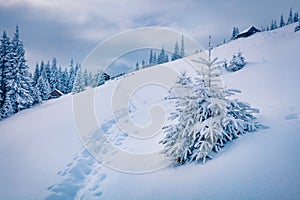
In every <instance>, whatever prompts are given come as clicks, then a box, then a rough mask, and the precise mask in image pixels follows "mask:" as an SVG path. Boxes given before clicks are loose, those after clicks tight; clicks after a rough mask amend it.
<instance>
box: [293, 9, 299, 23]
mask: <svg viewBox="0 0 300 200" xmlns="http://www.w3.org/2000/svg"><path fill="white" fill-rule="evenodd" d="M298 21H299V14H298V11H297V12H295V13H294V22H298Z"/></svg>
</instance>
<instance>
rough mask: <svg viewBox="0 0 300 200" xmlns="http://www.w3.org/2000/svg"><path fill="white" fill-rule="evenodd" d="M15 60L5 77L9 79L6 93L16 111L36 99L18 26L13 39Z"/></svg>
mask: <svg viewBox="0 0 300 200" xmlns="http://www.w3.org/2000/svg"><path fill="white" fill-rule="evenodd" d="M12 53H13V61H12V63H11V65H10V67H9V68H7V73H6V77H5V79H6V80H7V85H6V87H7V91H6V95H9V96H10V99H11V101H12V105H13V108H14V109H15V112H18V111H20V110H23V109H25V108H29V107H31V106H32V105H33V102H34V99H33V96H32V94H33V93H34V91H33V90H34V88H33V87H32V85H31V84H32V80H31V78H30V76H29V72H28V69H29V67H28V66H27V64H26V60H25V50H24V47H23V43H22V41H21V40H20V34H19V28H18V26H17V27H16V31H15V33H14V37H13V40H12Z"/></svg>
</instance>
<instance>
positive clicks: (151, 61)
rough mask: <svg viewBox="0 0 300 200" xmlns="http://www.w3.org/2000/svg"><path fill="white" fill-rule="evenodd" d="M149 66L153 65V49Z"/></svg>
mask: <svg viewBox="0 0 300 200" xmlns="http://www.w3.org/2000/svg"><path fill="white" fill-rule="evenodd" d="M149 65H150V66H151V65H153V51H152V49H151V50H150V56H149Z"/></svg>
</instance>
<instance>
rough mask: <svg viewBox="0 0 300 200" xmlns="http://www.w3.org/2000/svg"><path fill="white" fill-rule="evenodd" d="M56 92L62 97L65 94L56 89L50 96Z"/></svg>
mask: <svg viewBox="0 0 300 200" xmlns="http://www.w3.org/2000/svg"><path fill="white" fill-rule="evenodd" d="M54 92H57V93H58V94H60V95H63V94H64V93H62V92H61V91H59V90H58V89H54V90H52V91H51V92H50V94H52V93H54Z"/></svg>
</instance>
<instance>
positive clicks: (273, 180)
mask: <svg viewBox="0 0 300 200" xmlns="http://www.w3.org/2000/svg"><path fill="white" fill-rule="evenodd" d="M295 26H296V24H292V25H289V26H286V27H284V28H281V29H276V30H274V31H269V32H262V33H257V34H255V35H253V36H252V37H249V38H241V39H238V40H234V41H232V42H229V43H227V44H224V45H222V46H219V47H218V48H216V49H214V50H213V56H217V57H218V58H219V60H223V59H225V58H226V59H227V60H230V59H231V56H232V55H233V54H234V53H237V52H238V51H239V50H240V51H241V52H243V55H244V57H245V58H246V62H247V64H246V66H245V67H244V68H243V69H241V70H239V71H237V72H224V76H223V77H222V78H223V84H224V85H226V86H227V87H228V88H236V89H240V90H241V91H242V93H241V94H239V95H236V96H234V98H238V99H240V100H241V101H246V102H249V103H251V105H252V106H253V107H256V108H259V109H260V114H258V115H257V117H258V120H259V121H260V122H262V123H263V124H265V125H267V126H268V127H270V128H269V129H264V130H260V131H258V132H255V133H253V134H247V135H244V136H242V137H241V138H239V139H238V140H236V141H234V142H232V143H231V144H229V145H227V146H226V147H225V148H224V149H223V150H222V151H221V152H220V153H219V154H217V155H216V156H215V157H214V159H213V160H210V161H208V162H207V163H206V164H205V165H201V164H198V165H196V164H190V165H186V166H181V167H178V168H169V167H167V168H165V169H162V170H159V171H156V172H153V173H146V174H130V173H122V172H118V171H115V170H112V169H110V168H108V167H106V166H103V165H102V164H100V163H99V162H98V161H96V160H95V159H93V157H92V156H91V155H90V154H89V153H88V151H87V150H85V149H84V148H83V147H82V146H81V143H80V139H79V137H78V135H77V133H76V127H75V123H74V121H73V112H72V96H71V95H66V96H64V97H62V98H60V99H56V100H50V101H48V102H46V103H44V104H43V105H41V106H38V107H35V108H32V109H28V110H25V111H22V112H20V113H17V114H16V115H14V116H12V117H10V118H8V119H5V120H3V121H1V122H0V132H1V133H0V161H1V162H0V199H97V198H99V197H102V198H103V199H299V197H300V170H299V169H300V157H299V154H300V148H299V145H298V141H299V140H300V132H299V131H300V123H299V122H300V92H299V89H298V86H299V85H300V79H299V77H298V76H299V75H300V68H299V66H300V57H299V56H298V54H299V51H300V46H299V44H300V32H296V33H295V32H294V27H295ZM188 59H191V58H188ZM164 66H166V67H170V68H172V69H175V70H177V71H181V70H182V69H186V70H187V71H188V73H189V75H191V76H195V72H194V71H193V69H192V68H191V66H190V65H189V64H188V63H187V62H186V61H185V60H176V61H174V62H170V63H166V64H164V65H162V66H160V67H164ZM160 67H152V68H147V69H144V70H142V71H139V72H135V73H134V74H133V75H132V76H141V75H142V74H143V73H144V74H145V73H150V72H151V71H153V70H159V69H160ZM147 70H148V71H147ZM128 78H130V77H128ZM124 80H126V78H125V79H124ZM117 81H118V80H113V81H110V82H108V83H106V84H105V85H104V86H101V87H99V88H97V89H96V95H95V102H96V105H95V106H96V115H97V117H98V118H97V120H98V123H99V124H100V125H101V127H102V128H103V129H104V130H105V131H106V134H107V135H108V137H109V139H110V141H111V142H112V143H113V144H114V145H115V146H117V147H118V148H121V149H124V150H126V151H129V152H139V153H145V152H152V151H154V150H157V149H159V148H161V146H160V144H158V141H159V140H160V139H161V138H162V137H163V135H162V134H158V135H157V136H155V137H154V138H151V139H150V140H142V141H141V140H138V139H136V138H132V137H130V136H129V135H127V134H126V133H123V132H122V131H120V129H119V128H118V126H117V125H116V124H115V120H114V118H113V115H112V111H111V109H109V108H110V106H111V101H110V99H111V95H112V91H113V89H114V88H115V86H116V85H117V83H118V82H117ZM166 95H167V91H166V89H164V88H162V87H156V88H155V87H150V86H149V87H144V88H143V89H141V90H139V91H137V92H136V93H135V95H134V96H133V97H132V98H131V100H130V105H129V109H130V112H131V113H132V115H131V119H132V120H133V121H134V122H135V123H137V124H139V125H141V126H143V125H146V124H148V123H149V122H150V120H151V119H150V118H149V116H148V115H147V112H148V110H149V108H150V107H151V106H152V105H155V104H158V103H159V104H162V105H163V106H164V107H165V109H166V110H167V111H169V110H171V109H172V106H171V105H168V103H166V102H164V101H163V98H164V97H165V96H166Z"/></svg>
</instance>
